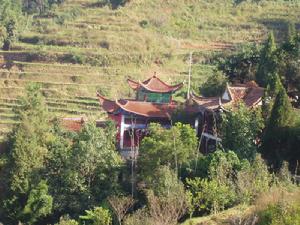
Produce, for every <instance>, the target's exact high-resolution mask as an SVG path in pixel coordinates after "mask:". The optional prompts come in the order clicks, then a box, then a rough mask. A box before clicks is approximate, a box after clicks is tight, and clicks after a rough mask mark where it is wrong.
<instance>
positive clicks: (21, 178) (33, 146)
mask: <svg viewBox="0 0 300 225" xmlns="http://www.w3.org/2000/svg"><path fill="white" fill-rule="evenodd" d="M19 103H20V107H19V108H18V110H17V113H18V116H19V118H20V124H18V125H16V127H15V128H14V129H13V131H12V133H11V134H10V136H9V140H8V151H6V158H7V159H8V162H7V164H6V168H5V169H4V170H5V174H4V179H5V180H6V189H5V190H6V192H7V193H6V194H5V200H4V204H3V205H2V207H4V210H5V212H6V218H7V219H11V220H12V221H16V220H18V219H20V218H21V215H22V211H23V208H24V206H25V204H26V202H27V198H28V197H29V195H30V191H31V190H32V188H33V187H37V186H38V184H39V182H40V181H41V179H42V177H41V171H42V169H43V166H44V162H45V157H46V155H47V152H48V150H47V142H48V140H49V139H50V137H51V133H50V126H49V119H48V113H47V108H46V106H45V103H44V101H43V97H42V95H41V93H40V90H39V86H37V85H30V86H28V87H27V92H26V95H25V97H22V98H21V99H20V100H19Z"/></svg>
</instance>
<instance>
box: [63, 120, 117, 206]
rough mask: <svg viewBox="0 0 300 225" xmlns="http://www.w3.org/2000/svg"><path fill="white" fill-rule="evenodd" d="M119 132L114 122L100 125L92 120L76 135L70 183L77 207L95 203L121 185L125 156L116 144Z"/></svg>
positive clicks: (69, 177)
mask: <svg viewBox="0 0 300 225" xmlns="http://www.w3.org/2000/svg"><path fill="white" fill-rule="evenodd" d="M115 134H116V130H115V128H114V127H113V125H111V126H108V127H107V128H104V129H99V128H97V127H96V124H95V122H89V123H87V124H86V125H85V126H84V127H83V129H82V130H81V132H79V133H78V134H76V136H75V138H74V139H73V142H74V145H73V147H72V155H71V156H70V162H71V165H70V166H71V167H70V172H69V173H68V179H69V181H70V182H69V184H68V185H70V187H71V191H72V195H73V196H74V198H75V199H73V204H74V205H77V207H78V209H77V210H81V209H83V208H89V207H90V206H92V205H95V204H96V202H100V201H101V200H103V199H104V198H106V197H107V196H108V195H110V194H111V193H112V192H114V191H116V190H117V189H118V182H117V181H118V175H119V171H120V168H121V165H122V160H121V157H120V156H119V154H118V152H117V151H116V148H115ZM73 162H76V163H73Z"/></svg>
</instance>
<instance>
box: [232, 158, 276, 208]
mask: <svg viewBox="0 0 300 225" xmlns="http://www.w3.org/2000/svg"><path fill="white" fill-rule="evenodd" d="M271 181H272V176H271V174H270V173H269V170H268V167H267V164H266V163H265V161H264V160H263V159H262V158H261V156H260V155H259V154H257V155H256V156H255V159H254V160H253V162H252V163H244V164H243V166H242V167H241V169H240V170H239V171H237V173H236V181H235V185H236V190H237V197H238V199H239V202H241V203H248V204H249V203H252V202H253V201H254V200H255V199H256V197H258V196H259V195H260V194H262V193H264V192H267V191H268V190H269V189H270V186H271Z"/></svg>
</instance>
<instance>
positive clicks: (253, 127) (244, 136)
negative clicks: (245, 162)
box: [221, 103, 263, 160]
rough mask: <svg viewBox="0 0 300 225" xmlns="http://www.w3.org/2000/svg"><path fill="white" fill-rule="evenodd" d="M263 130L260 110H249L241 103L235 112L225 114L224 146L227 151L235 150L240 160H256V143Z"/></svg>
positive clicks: (223, 121)
mask: <svg viewBox="0 0 300 225" xmlns="http://www.w3.org/2000/svg"><path fill="white" fill-rule="evenodd" d="M262 128H263V119H262V115H261V112H260V110H258V109H257V110H249V109H248V108H246V106H245V105H243V104H242V103H240V104H239V105H238V106H237V108H235V109H234V110H232V111H230V112H228V113H225V114H223V120H222V124H221V133H222V144H223V146H224V147H225V148H226V149H231V150H233V151H234V152H235V153H236V154H237V155H238V156H239V158H246V159H249V160H251V159H254V157H255V154H256V152H257V144H256V143H255V141H256V140H257V138H258V137H259V135H260V134H261V132H262Z"/></svg>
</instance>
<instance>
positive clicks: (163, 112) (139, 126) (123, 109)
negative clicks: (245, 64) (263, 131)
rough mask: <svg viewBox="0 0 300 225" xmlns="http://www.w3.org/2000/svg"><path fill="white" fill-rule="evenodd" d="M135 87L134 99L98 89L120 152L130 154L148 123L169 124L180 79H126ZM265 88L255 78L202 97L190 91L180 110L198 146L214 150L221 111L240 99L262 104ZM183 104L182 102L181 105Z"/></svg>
mask: <svg viewBox="0 0 300 225" xmlns="http://www.w3.org/2000/svg"><path fill="white" fill-rule="evenodd" d="M127 82H128V85H129V86H130V87H131V88H132V89H133V90H134V91H135V93H136V97H135V99H119V100H115V101H113V100H109V99H107V98H106V97H104V96H102V95H101V94H99V93H97V95H98V98H99V101H100V105H101V106H102V108H103V109H104V110H105V111H106V112H107V114H108V117H109V118H110V119H112V120H113V121H115V122H116V125H117V128H118V134H117V144H118V148H119V150H120V152H121V154H122V155H123V156H124V157H125V158H128V157H132V151H133V149H135V148H136V147H138V146H139V143H140V141H141V139H142V138H143V137H144V136H145V135H147V127H148V125H149V123H151V122H155V123H159V124H161V125H162V126H163V127H165V128H169V127H170V126H171V118H172V115H173V113H174V112H175V111H176V113H178V111H177V109H178V108H179V107H178V106H179V104H178V103H177V102H175V101H174V100H173V98H172V97H173V94H174V92H176V91H177V90H179V89H180V88H182V86H183V83H180V84H177V85H168V84H166V83H165V82H163V81H162V80H161V79H159V78H158V77H157V76H156V75H154V76H152V77H151V78H149V79H147V80H145V81H143V82H138V81H133V80H131V79H128V80H127ZM263 94H264V89H263V88H261V87H259V86H258V85H257V84H256V83H255V82H254V81H251V82H248V83H246V84H238V85H232V86H229V85H227V87H226V90H225V91H224V93H223V95H222V96H220V97H202V96H197V95H195V94H191V95H190V98H189V99H188V100H187V101H186V102H185V104H184V107H183V110H184V113H185V114H186V115H187V117H188V118H189V123H190V125H191V126H192V127H193V128H195V130H196V133H197V135H198V137H199V142H200V150H201V152H202V153H204V154H208V153H210V152H212V151H214V150H215V149H216V147H217V145H218V143H220V142H221V141H222V140H221V138H220V137H219V136H218V125H219V124H220V121H221V113H223V112H225V113H226V112H227V111H229V110H232V108H233V107H234V105H236V104H237V103H238V102H243V103H244V104H245V105H246V107H248V108H249V109H251V108H255V107H257V106H260V105H261V104H262V97H263ZM181 106H182V105H181Z"/></svg>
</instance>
